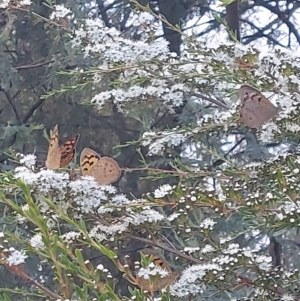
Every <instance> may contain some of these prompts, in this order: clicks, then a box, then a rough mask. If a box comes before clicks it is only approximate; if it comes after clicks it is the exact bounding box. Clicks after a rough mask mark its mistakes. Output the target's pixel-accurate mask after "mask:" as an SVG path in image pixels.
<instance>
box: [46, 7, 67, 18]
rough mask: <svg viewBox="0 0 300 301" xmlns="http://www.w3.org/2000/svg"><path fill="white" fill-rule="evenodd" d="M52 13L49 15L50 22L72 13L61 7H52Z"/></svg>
mask: <svg viewBox="0 0 300 301" xmlns="http://www.w3.org/2000/svg"><path fill="white" fill-rule="evenodd" d="M54 9H55V10H54V11H53V12H52V13H51V14H50V16H49V18H50V20H54V19H60V18H64V17H65V16H66V15H68V14H69V13H71V12H72V11H71V10H70V9H68V8H66V7H64V6H63V5H54Z"/></svg>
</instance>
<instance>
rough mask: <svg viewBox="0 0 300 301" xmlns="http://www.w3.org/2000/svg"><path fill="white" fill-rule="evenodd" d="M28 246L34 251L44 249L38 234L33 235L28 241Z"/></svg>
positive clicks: (40, 236)
mask: <svg viewBox="0 0 300 301" xmlns="http://www.w3.org/2000/svg"><path fill="white" fill-rule="evenodd" d="M30 244H31V245H32V246H33V247H34V248H36V249H44V248H45V245H44V242H43V240H42V235H41V234H40V233H37V234H35V235H34V236H33V237H32V238H31V239H30Z"/></svg>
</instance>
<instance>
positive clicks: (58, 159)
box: [45, 125, 80, 169]
mask: <svg viewBox="0 0 300 301" xmlns="http://www.w3.org/2000/svg"><path fill="white" fill-rule="evenodd" d="M79 137H80V135H79V134H77V135H76V136H75V137H73V138H71V139H69V140H67V141H66V143H65V144H64V145H62V146H61V145H60V144H59V139H58V125H56V126H55V127H54V129H53V130H51V131H50V143H49V148H48V154H47V159H46V162H45V165H46V167H47V168H49V169H58V168H60V167H62V166H65V165H67V164H68V163H69V162H70V161H71V160H72V159H73V158H74V155H75V147H76V144H77V141H78V139H79Z"/></svg>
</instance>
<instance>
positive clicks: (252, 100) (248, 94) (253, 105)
mask: <svg viewBox="0 0 300 301" xmlns="http://www.w3.org/2000/svg"><path fill="white" fill-rule="evenodd" d="M238 94H239V97H240V99H241V103H242V104H241V108H240V119H241V121H242V122H243V123H244V124H245V125H247V126H248V127H250V128H256V129H258V128H260V127H261V126H262V125H263V124H265V123H266V122H268V121H269V120H270V119H272V118H274V117H275V116H276V114H277V113H278V112H279V110H280V108H279V107H276V106H274V105H273V104H272V103H271V102H270V100H269V99H267V98H266V97H265V96H263V95H262V94H261V93H260V92H259V91H258V90H256V89H254V88H252V87H250V86H247V85H243V86H241V88H240V89H239V91H238Z"/></svg>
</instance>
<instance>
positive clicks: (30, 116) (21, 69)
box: [0, 0, 300, 287]
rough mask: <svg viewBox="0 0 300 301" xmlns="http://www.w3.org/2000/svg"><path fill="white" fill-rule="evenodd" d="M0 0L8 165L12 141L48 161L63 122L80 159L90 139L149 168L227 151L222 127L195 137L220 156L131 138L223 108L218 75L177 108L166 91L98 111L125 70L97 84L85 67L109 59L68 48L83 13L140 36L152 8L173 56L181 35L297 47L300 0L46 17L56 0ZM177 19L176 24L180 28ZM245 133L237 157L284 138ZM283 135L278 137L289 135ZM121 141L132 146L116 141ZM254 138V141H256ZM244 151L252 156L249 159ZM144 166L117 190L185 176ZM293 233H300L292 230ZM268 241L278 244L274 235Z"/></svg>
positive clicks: (192, 162)
mask: <svg viewBox="0 0 300 301" xmlns="http://www.w3.org/2000/svg"><path fill="white" fill-rule="evenodd" d="M0 1H1V0H0ZM2 2H3V5H2V6H0V7H2V8H1V13H0V27H1V28H0V70H1V72H0V117H1V118H0V122H1V129H0V133H1V135H0V146H1V147H0V162H1V164H2V170H10V169H11V168H12V167H11V166H12V165H11V162H10V160H8V156H7V155H6V153H7V152H9V150H11V149H13V150H14V151H16V152H21V153H29V152H35V154H36V155H37V157H38V160H40V161H43V160H45V158H46V154H47V149H48V141H47V139H46V138H45V133H46V132H49V130H50V129H51V128H53V127H54V125H55V124H58V125H59V131H60V138H61V140H62V141H65V140H67V139H68V138H69V137H71V136H74V135H75V134H77V133H80V135H81V137H80V140H79V143H78V146H77V151H78V153H77V156H76V159H75V162H76V164H77V166H78V158H79V155H80V151H81V150H82V149H83V148H84V147H90V148H92V149H94V150H96V151H97V152H99V154H101V155H102V156H106V155H108V156H112V157H114V158H115V159H116V160H117V161H118V163H119V165H120V166H121V167H123V168H130V169H132V170H134V169H138V168H140V169H143V167H144V165H143V164H142V163H141V156H142V157H147V167H148V168H153V169H155V168H159V169H162V170H166V171H168V170H169V171H172V170H174V169H176V168H174V164H172V162H174V161H176V160H177V159H178V160H180V162H182V164H185V165H187V166H197V167H199V168H201V169H203V168H207V169H208V170H213V171H214V170H215V169H217V168H218V167H220V166H221V165H222V164H223V163H224V162H225V161H226V160H227V155H228V154H229V152H228V149H229V148H230V147H229V148H228V147H226V146H227V145H229V142H228V139H224V137H225V136H226V135H224V131H223V130H221V129H220V133H219V135H218V134H215V135H214V136H213V137H209V131H208V132H205V131H203V132H201V133H199V135H198V136H197V139H198V140H197V141H202V142H203V141H204V142H205V141H206V142H207V143H205V144H206V145H209V148H210V149H212V150H215V152H216V153H217V154H218V155H216V156H213V155H212V153H211V152H207V150H206V149H203V148H202V147H201V146H200V144H199V145H197V143H196V146H195V144H193V146H190V145H188V144H184V143H178V145H177V146H176V147H174V148H173V147H170V148H168V147H166V149H165V152H164V154H163V155H162V156H159V155H158V154H154V155H153V156H147V153H148V151H149V149H148V147H147V146H143V145H142V146H140V147H139V148H138V150H139V151H140V153H139V152H137V145H136V144H135V143H133V142H134V141H138V140H139V139H140V137H142V136H143V133H145V132H148V131H152V130H155V131H156V133H161V132H163V131H168V130H169V129H174V128H176V126H180V127H182V128H184V126H188V125H189V124H191V123H196V122H197V121H198V120H199V119H201V118H202V117H203V116H204V115H205V114H210V113H213V112H214V111H215V110H216V108H218V107H222V106H223V109H224V107H226V105H225V104H224V103H223V102H222V100H219V99H215V103H212V98H211V93H212V91H213V86H214V83H212V82H211V84H210V85H206V84H201V83H198V84H197V85H195V87H197V89H200V90H201V92H202V94H201V95H200V94H196V93H195V94H194V95H189V96H193V98H192V99H191V98H190V97H185V99H182V103H181V104H180V105H179V106H177V107H174V110H173V112H172V110H171V109H170V107H171V106H167V105H166V104H163V103H162V101H161V99H149V100H148V101H147V102H145V101H135V102H132V103H128V104H126V107H125V112H124V111H120V109H119V108H118V106H117V104H116V103H115V102H110V103H108V104H105V105H104V107H103V108H102V109H101V110H98V109H97V106H96V105H95V106H94V105H93V104H91V100H92V99H93V97H94V96H95V94H96V93H99V92H101V91H106V90H107V89H108V88H110V87H117V86H118V81H117V77H118V76H119V75H120V74H121V73H122V72H124V73H125V72H126V70H122V68H121V67H120V68H119V66H118V65H117V64H116V72H115V73H114V72H111V73H108V74H106V75H105V76H102V77H101V80H99V82H98V83H97V84H95V81H92V80H91V78H89V77H88V75H87V74H86V73H84V72H86V71H88V70H93V68H100V69H101V66H102V64H105V58H104V57H101V55H94V56H93V55H89V56H87V55H84V53H83V52H82V51H79V50H78V48H74V47H72V36H73V35H74V31H75V29H76V30H78V29H79V28H80V23H81V22H82V23H83V20H87V19H91V20H93V21H97V20H101V21H102V22H104V24H105V26H106V27H107V29H108V32H109V30H111V32H113V30H114V29H116V30H118V31H120V34H121V37H123V38H124V39H125V38H126V39H132V40H135V41H139V40H140V39H144V36H145V32H147V33H148V32H149V31H150V33H151V27H150V25H149V28H147V26H148V25H147V24H146V23H145V24H146V25H145V24H144V25H142V26H141V24H140V23H136V22H135V21H136V19H137V18H138V16H139V14H140V13H141V11H140V10H139V9H138V8H140V7H142V6H143V7H144V8H146V7H149V8H150V9H151V10H152V11H154V12H155V13H156V14H158V15H159V16H160V18H157V19H156V20H155V23H156V25H157V24H159V25H158V26H159V28H160V30H159V31H158V33H157V32H154V31H153V34H154V33H155V35H153V36H151V34H150V35H149V36H150V37H151V39H153V40H157V39H160V38H162V37H163V38H165V39H166V40H167V41H168V43H169V46H168V47H169V50H170V51H171V52H173V53H174V58H175V57H176V56H177V57H181V55H182V53H185V52H184V51H185V50H186V49H187V46H186V44H183V39H182V37H183V36H193V38H194V39H195V40H197V41H199V42H200V43H202V45H206V43H207V44H213V43H217V42H218V43H219V42H224V43H228V42H229V41H230V42H232V43H241V44H243V45H248V44H251V45H254V46H255V45H259V46H260V47H261V46H262V45H263V46H265V49H269V51H274V52H275V49H294V50H298V51H299V44H300V24H299V21H298V20H299V13H300V2H299V1H271V0H270V1H263V0H262V1H258V0H255V1H223V2H221V1H206V0H172V1H168V0H157V1H147V0H139V2H138V3H135V2H130V1H123V0H122V1H120V0H116V1H104V0H95V1H83V2H82V1H76V0H68V1H65V2H59V1H57V2H56V3H55V4H56V5H60V4H63V5H64V7H66V8H69V9H70V10H71V11H72V13H70V14H69V15H68V16H67V17H65V16H64V17H62V18H59V17H57V18H51V17H50V18H49V16H51V13H52V12H53V5H54V3H51V2H50V1H48V2H47V1H38V0H34V1H32V3H31V5H30V6H26V5H23V4H22V3H21V4H20V3H18V2H14V1H12V2H11V3H10V4H9V6H8V7H6V6H5V5H4V4H5V1H2ZM0 4H1V2H0ZM138 4H140V5H141V6H139V5H138ZM266 16H267V17H266ZM297 18H298V19H297ZM162 20H163V21H165V22H162ZM171 25H173V26H178V27H177V29H175V28H172V27H171ZM106 38H107V39H111V43H114V42H113V37H110V36H109V34H108V35H107V37H106ZM149 39H150V38H149ZM203 47H205V46H203ZM220 47H221V46H220ZM205 51H207V49H205V48H203V52H205ZM175 54H176V55H175ZM255 58H256V56H255V54H254V55H253V57H251V56H249V57H248V61H246V62H239V63H240V64H241V69H243V68H242V67H244V68H245V69H246V70H247V64H250V65H251V59H253V60H255ZM191 63H193V62H191ZM245 65H246V67H245ZM118 68H119V70H118ZM216 68H217V67H216ZM154 72H155V71H154ZM241 74H242V75H244V73H243V72H242V73H240V74H239V75H241ZM253 74H255V71H253ZM145 81H146V80H145ZM186 81H188V79H186ZM127 84H128V85H130V84H131V83H130V82H128V83H127ZM207 99H208V101H207ZM170 112H171V113H170ZM45 130H46V131H45ZM244 133H245V131H244V129H242V130H239V129H238V130H236V131H231V132H230V137H231V138H230V143H231V142H232V141H234V143H233V146H232V145H231V149H230V151H233V150H234V151H235V154H234V158H235V159H237V161H238V162H239V163H241V162H243V160H246V161H248V162H249V161H250V162H252V161H262V160H264V159H265V158H266V157H268V156H269V153H268V154H266V149H269V148H268V147H275V146H278V145H279V146H280V145H281V144H280V143H277V141H278V140H280V139H277V140H276V141H275V142H274V141H272V143H271V142H270V143H269V145H267V146H266V147H264V148H263V149H261V148H260V147H259V146H258V145H257V141H256V136H255V135H254V136H252V135H249V133H247V134H246V139H245V140H243V142H241V139H242V138H241V135H242V136H243V137H244ZM228 136H229V135H227V136H226V137H228ZM280 138H281V141H282V140H283V137H280ZM193 142H195V141H193ZM297 143H298V138H297V137H292V139H289V141H288V146H289V147H291V146H294V145H296V144H297ZM119 145H127V146H126V147H122V148H115V147H116V146H119ZM253 145H255V148H254V150H253V149H251V147H253ZM224 146H225V147H224ZM225 150H226V151H225ZM238 150H239V151H238ZM191 153H193V155H192V156H191ZM245 155H246V156H247V159H245V158H244V156H245ZM145 175H146V171H145V170H141V171H134V172H130V173H124V174H123V175H122V177H121V179H120V181H119V182H118V183H117V187H118V189H119V191H120V192H123V193H125V194H133V195H134V196H136V197H140V196H141V195H142V194H143V193H146V192H148V191H153V190H154V189H155V188H156V187H157V186H158V185H160V184H162V183H169V184H171V185H173V184H177V183H178V182H179V180H180V179H179V177H171V178H168V179H165V178H163V177H162V178H160V179H156V180H155V181H153V180H150V179H143V180H141V179H140V177H141V176H145ZM208 183H210V184H211V182H209V181H207V179H204V177H202V178H201V177H200V178H199V177H198V178H197V179H196V180H195V179H193V180H190V181H187V184H190V185H192V186H196V185H199V186H200V187H206V185H208ZM199 212H200V211H199ZM202 214H204V216H205V217H206V216H207V215H208V213H207V212H201V214H200V213H199V215H201V219H203V218H204V217H203V215H202ZM239 222H241V216H240V215H238V214H237V215H236V216H233V217H231V219H230V220H229V222H228V221H227V224H226V231H228V232H230V231H231V230H232V229H233V228H234V227H235V226H236V225H237V223H239ZM0 225H3V228H5V227H7V225H6V224H5V221H4V220H2V222H1V220H0ZM239 226H240V227H239V228H240V230H241V231H242V230H243V229H245V228H247V223H243V224H242V222H241V223H240V225H239ZM219 227H220V231H221V228H222V227H221V226H220V225H219ZM223 231H224V235H225V232H226V231H225V230H224V229H223ZM263 234H265V233H263ZM263 234H262V233H259V234H257V236H255V235H253V237H249V236H247V235H240V236H238V237H237V239H236V241H237V242H238V243H239V244H240V245H241V246H249V245H250V246H251V245H252V246H254V245H255V241H257V240H258V239H259V237H260V238H261V237H262V236H263ZM174 236H175V235H171V237H169V239H170V240H175V238H174ZM293 239H294V240H297V237H296V236H294V238H293ZM200 241H201V240H200ZM196 242H197V243H199V240H197V238H195V240H194V242H191V245H193V246H195V244H196ZM271 242H272V243H273V244H275V245H276V244H277V241H276V239H273V241H271ZM297 252H298V251H297ZM30 264H32V266H34V265H36V261H35V260H34V259H32V262H31V263H30ZM19 281H20V279H19V278H15V276H14V275H13V274H9V275H7V272H6V270H5V269H4V268H0V287H2V286H4V287H6V286H8V287H14V286H15V285H19Z"/></svg>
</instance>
